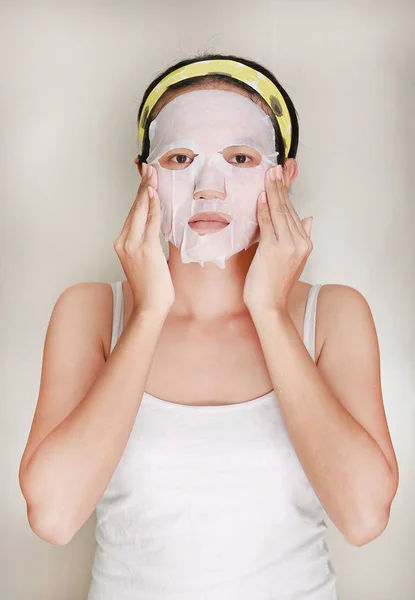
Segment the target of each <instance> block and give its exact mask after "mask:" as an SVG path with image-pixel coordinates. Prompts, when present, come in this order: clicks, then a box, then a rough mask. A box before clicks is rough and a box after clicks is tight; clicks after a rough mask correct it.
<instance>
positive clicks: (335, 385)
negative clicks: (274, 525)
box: [251, 285, 398, 546]
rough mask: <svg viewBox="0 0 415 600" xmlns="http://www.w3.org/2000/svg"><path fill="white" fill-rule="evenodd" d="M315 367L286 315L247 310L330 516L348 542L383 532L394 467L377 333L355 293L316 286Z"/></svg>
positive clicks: (362, 541) (299, 448)
mask: <svg viewBox="0 0 415 600" xmlns="http://www.w3.org/2000/svg"><path fill="white" fill-rule="evenodd" d="M317 306H318V312H317V314H318V319H317V321H318V322H319V324H321V327H323V331H324V340H325V341H324V344H323V348H322V351H321V354H320V357H319V360H318V364H317V365H316V364H315V363H314V361H313V360H312V358H311V357H310V355H309V353H308V351H307V349H306V348H305V346H304V344H303V342H302V340H301V338H300V336H299V335H298V333H297V330H296V328H295V326H294V324H293V322H292V320H291V318H290V317H289V315H288V312H287V311H286V310H283V309H281V308H279V309H275V310H272V309H270V310H268V311H264V310H262V311H258V312H255V311H251V315H252V318H253V321H254V324H255V326H256V329H257V331H258V335H259V338H260V341H261V345H262V349H263V352H264V356H265V360H266V363H267V366H268V370H269V373H270V377H271V380H272V383H273V386H274V389H275V392H276V395H277V397H278V401H279V405H280V407H281V412H282V414H283V417H284V421H285V424H286V427H287V430H288V432H289V434H290V437H291V440H292V443H293V446H294V448H295V450H296V452H297V455H298V458H299V460H300V462H301V464H302V466H303V468H304V471H305V473H306V475H307V477H308V479H309V481H310V483H311V485H312V486H313V488H314V490H315V492H316V494H317V495H318V497H319V499H320V501H321V503H322V505H323V506H324V508H325V510H326V512H327V514H328V515H329V517H330V518H331V519H332V521H333V522H334V523H335V524H336V526H337V527H338V528H339V529H340V531H341V532H342V533H343V535H344V536H345V538H346V539H347V540H348V541H349V542H350V543H352V544H354V545H357V546H361V545H363V544H365V543H367V542H369V541H371V540H373V539H374V538H376V537H377V536H379V535H380V534H381V532H382V531H383V530H384V529H385V527H386V525H387V523H388V519H389V511H390V506H391V503H392V500H393V498H394V496H395V493H396V490H397V485H398V466H397V462H396V458H395V453H394V450H393V446H392V442H391V438H390V435H389V430H388V426H387V422H386V417H385V411H384V406H383V399H382V392H381V382H380V357H379V347H378V340H377V334H376V330H375V325H374V322H373V318H372V314H371V311H370V308H369V306H368V304H367V302H366V300H365V298H364V297H363V296H362V295H361V294H360V293H359V292H358V291H357V290H355V289H354V288H351V287H347V286H342V285H325V286H323V287H322V288H321V289H320V292H319V301H318V303H317Z"/></svg>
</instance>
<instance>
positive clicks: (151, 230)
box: [144, 186, 160, 240]
mask: <svg viewBox="0 0 415 600" xmlns="http://www.w3.org/2000/svg"><path fill="white" fill-rule="evenodd" d="M148 192H149V199H150V205H149V209H148V216H147V222H146V227H145V231H144V238H145V239H148V240H155V239H158V238H159V234H160V198H159V195H158V193H157V190H155V189H154V188H153V187H151V186H149V187H148Z"/></svg>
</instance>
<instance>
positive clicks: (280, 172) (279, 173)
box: [277, 165, 282, 181]
mask: <svg viewBox="0 0 415 600" xmlns="http://www.w3.org/2000/svg"><path fill="white" fill-rule="evenodd" d="M277 179H279V180H280V181H282V166H281V165H278V166H277Z"/></svg>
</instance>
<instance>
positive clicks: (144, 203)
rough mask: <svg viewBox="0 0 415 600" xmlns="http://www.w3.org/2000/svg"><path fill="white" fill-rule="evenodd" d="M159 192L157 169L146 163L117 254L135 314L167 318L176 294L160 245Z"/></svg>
mask: <svg viewBox="0 0 415 600" xmlns="http://www.w3.org/2000/svg"><path fill="white" fill-rule="evenodd" d="M156 188H157V172H156V169H155V168H154V167H152V166H151V165H147V164H146V163H143V175H142V178H141V183H140V187H139V188H138V192H137V196H136V198H135V201H134V204H133V205H132V207H131V209H130V212H129V213H128V217H127V219H126V221H125V223H124V227H123V228H122V231H121V233H120V235H119V236H118V237H117V239H116V240H115V242H114V250H115V252H116V253H117V255H118V258H119V259H120V262H121V265H122V267H123V269H124V273H125V275H126V277H127V280H128V283H129V284H130V287H131V290H132V293H133V311H138V312H143V311H145V312H158V313H160V312H161V313H162V314H163V315H164V316H166V315H167V313H168V312H169V310H170V308H171V306H172V304H173V302H174V298H175V292H174V287H173V282H172V280H171V276H170V271H169V267H168V264H167V260H166V257H165V255H164V252H163V248H162V246H161V243H160V237H159V232H160V198H159V195H158V193H157V189H156Z"/></svg>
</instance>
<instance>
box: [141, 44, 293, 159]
mask: <svg viewBox="0 0 415 600" xmlns="http://www.w3.org/2000/svg"><path fill="white" fill-rule="evenodd" d="M215 59H222V60H235V61H238V62H240V63H243V64H245V65H247V66H249V67H252V68H253V69H255V70H256V71H259V72H260V73H262V74H263V75H265V76H266V77H268V79H270V80H271V81H272V82H273V83H274V84H275V85H276V86H277V88H278V89H279V91H280V92H281V94H282V96H283V98H284V100H285V103H286V104H287V108H288V111H289V113H290V117H291V126H292V132H291V135H292V138H291V147H290V151H289V154H288V157H287V158H295V156H296V154H297V148H298V114H297V111H296V109H295V107H294V104H293V102H292V100H291V98H290V97H289V95H288V94H287V92H286V91H285V89H284V88H283V87H282V85H281V84H280V83H279V81H277V79H276V78H275V77H274V75H273V74H272V73H271V72H270V71H269V70H268V69H266V68H265V67H263V66H262V65H261V64H259V63H257V62H255V61H253V60H249V59H247V58H243V57H239V56H234V55H232V54H226V55H225V54H203V53H202V54H199V55H197V56H194V57H192V58H187V59H185V60H181V61H180V62H177V63H175V64H174V65H172V66H170V67H168V68H167V69H166V70H165V71H163V72H162V73H160V75H158V76H157V77H156V78H155V79H153V81H152V82H151V83H150V85H149V86H148V87H147V89H146V91H145V92H144V96H143V99H142V101H141V104H140V108H139V110H138V118H137V120H138V121H139V120H140V116H141V112H142V110H143V107H144V104H145V101H146V100H147V98H148V96H149V94H150V93H151V91H152V89H153V88H155V87H156V85H157V84H158V83H159V82H160V81H161V80H162V79H164V77H166V75H169V74H170V73H171V72H172V71H175V70H176V69H179V68H180V67H184V66H185V65H189V64H192V63H194V62H198V61H200V60H215ZM217 81H225V82H227V83H231V84H232V85H234V86H237V87H240V88H242V89H243V90H245V92H246V93H247V95H248V97H249V98H250V99H251V100H252V101H253V102H258V101H261V100H262V101H263V102H265V101H264V100H263V98H262V96H261V95H260V94H259V93H258V92H257V91H256V90H254V89H253V88H251V87H250V86H249V85H247V84H245V83H243V82H242V81H238V80H236V79H234V78H233V77H231V76H229V75H226V74H225V73H212V74H209V75H202V76H199V77H191V78H189V79H185V80H184V81H179V82H178V83H174V84H173V85H171V86H170V87H169V88H168V89H167V90H166V91H165V92H164V94H163V95H162V96H161V98H160V99H159V100H158V101H157V103H156V104H155V106H154V107H153V109H152V111H151V112H150V114H149V115H148V117H147V122H146V126H145V131H144V140H143V147H142V154H141V155H139V156H138V160H139V163H140V165H142V164H143V162H145V161H146V160H147V157H148V155H149V151H150V141H149V136H148V130H149V126H150V123H151V121H152V120H153V119H154V118H155V117H156V115H157V107H158V106H160V103H161V102H162V100H165V99H166V98H167V99H168V98H169V96H172V97H173V96H174V92H175V91H177V90H182V89H184V88H187V87H192V86H194V85H195V84H200V83H208V84H209V85H212V87H213V86H214V84H215V83H216V82H217ZM270 117H271V120H272V123H273V125H274V130H275V138H276V148H275V149H276V150H278V151H279V152H280V153H279V155H278V163H279V164H284V160H285V153H284V152H281V148H284V147H285V144H284V140H283V137H282V135H281V130H280V128H279V125H278V121H277V119H276V117H275V115H274V114H273V113H272V112H271V110H270Z"/></svg>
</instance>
